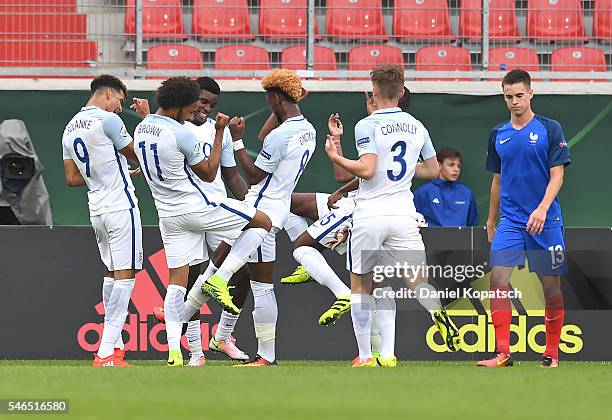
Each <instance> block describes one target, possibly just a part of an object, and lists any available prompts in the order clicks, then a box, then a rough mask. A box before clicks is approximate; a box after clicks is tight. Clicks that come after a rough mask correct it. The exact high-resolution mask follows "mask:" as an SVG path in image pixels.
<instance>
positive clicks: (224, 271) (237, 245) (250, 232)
mask: <svg viewBox="0 0 612 420" xmlns="http://www.w3.org/2000/svg"><path fill="white" fill-rule="evenodd" d="M268 233H269V232H268V231H267V230H265V229H263V228H250V229H247V230H245V231H244V232H242V233H241V234H240V236H238V239H236V242H234V245H233V246H232V250H231V251H230V253H229V255H228V256H227V258H225V261H223V264H221V267H219V270H217V274H218V275H219V276H220V277H221V278H222V279H224V280H225V281H229V279H231V278H232V276H233V275H234V273H235V272H236V271H238V270H239V269H240V268H241V267H242V266H243V265H244V264H246V262H247V261H248V259H249V255H251V254H252V253H253V252H254V251H255V250H256V249H257V248H258V247H259V246H260V245H261V243H262V242H263V241H264V239H265V237H266V236H267V235H268Z"/></svg>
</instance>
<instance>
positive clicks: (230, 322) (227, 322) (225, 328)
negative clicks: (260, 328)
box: [215, 311, 239, 341]
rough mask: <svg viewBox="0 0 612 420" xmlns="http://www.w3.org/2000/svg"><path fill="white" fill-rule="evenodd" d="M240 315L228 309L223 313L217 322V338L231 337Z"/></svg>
mask: <svg viewBox="0 0 612 420" xmlns="http://www.w3.org/2000/svg"><path fill="white" fill-rule="evenodd" d="M238 316H239V315H234V314H230V313H229V312H226V311H223V312H222V313H221V318H220V319H219V323H218V324H217V331H215V340H217V341H223V340H226V339H228V338H230V335H232V333H233V332H234V327H235V326H236V322H237V321H238Z"/></svg>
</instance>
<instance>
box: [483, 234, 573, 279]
mask: <svg viewBox="0 0 612 420" xmlns="http://www.w3.org/2000/svg"><path fill="white" fill-rule="evenodd" d="M566 257H567V255H566V253H565V241H564V239H563V226H558V227H551V228H544V229H543V230H542V233H540V234H539V235H532V234H530V233H529V232H527V231H526V230H525V228H524V227H518V226H512V225H510V224H509V223H504V222H502V223H500V225H499V226H498V228H497V232H496V233H495V237H494V238H493V243H492V244H491V266H492V267H496V266H497V267H516V266H518V267H519V268H522V267H524V266H525V258H527V262H528V263H529V271H530V272H532V273H537V274H540V275H545V276H557V275H560V274H563V273H567V258H566Z"/></svg>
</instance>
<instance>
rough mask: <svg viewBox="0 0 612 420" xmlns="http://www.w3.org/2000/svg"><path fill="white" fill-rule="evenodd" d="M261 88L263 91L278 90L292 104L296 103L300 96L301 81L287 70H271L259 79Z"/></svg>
mask: <svg viewBox="0 0 612 420" xmlns="http://www.w3.org/2000/svg"><path fill="white" fill-rule="evenodd" d="M261 87H263V88H264V90H280V91H281V92H283V93H284V94H285V95H287V97H289V98H290V99H292V100H293V101H294V102H298V100H299V99H300V97H301V96H302V81H301V80H300V78H299V77H298V75H297V74H296V73H295V72H293V71H291V70H287V69H274V70H272V72H271V73H270V74H268V75H267V76H266V77H264V78H263V79H261Z"/></svg>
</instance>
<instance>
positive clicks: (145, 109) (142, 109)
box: [130, 98, 151, 119]
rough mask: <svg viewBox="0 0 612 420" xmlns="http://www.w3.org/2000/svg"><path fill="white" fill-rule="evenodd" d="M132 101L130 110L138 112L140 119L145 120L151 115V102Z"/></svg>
mask: <svg viewBox="0 0 612 420" xmlns="http://www.w3.org/2000/svg"><path fill="white" fill-rule="evenodd" d="M132 101H133V102H132V105H130V108H131V109H133V110H134V111H136V113H137V114H138V115H140V118H142V119H144V117H146V116H147V115H149V114H150V113H151V110H150V108H149V101H148V100H147V99H143V98H133V99H132Z"/></svg>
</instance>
